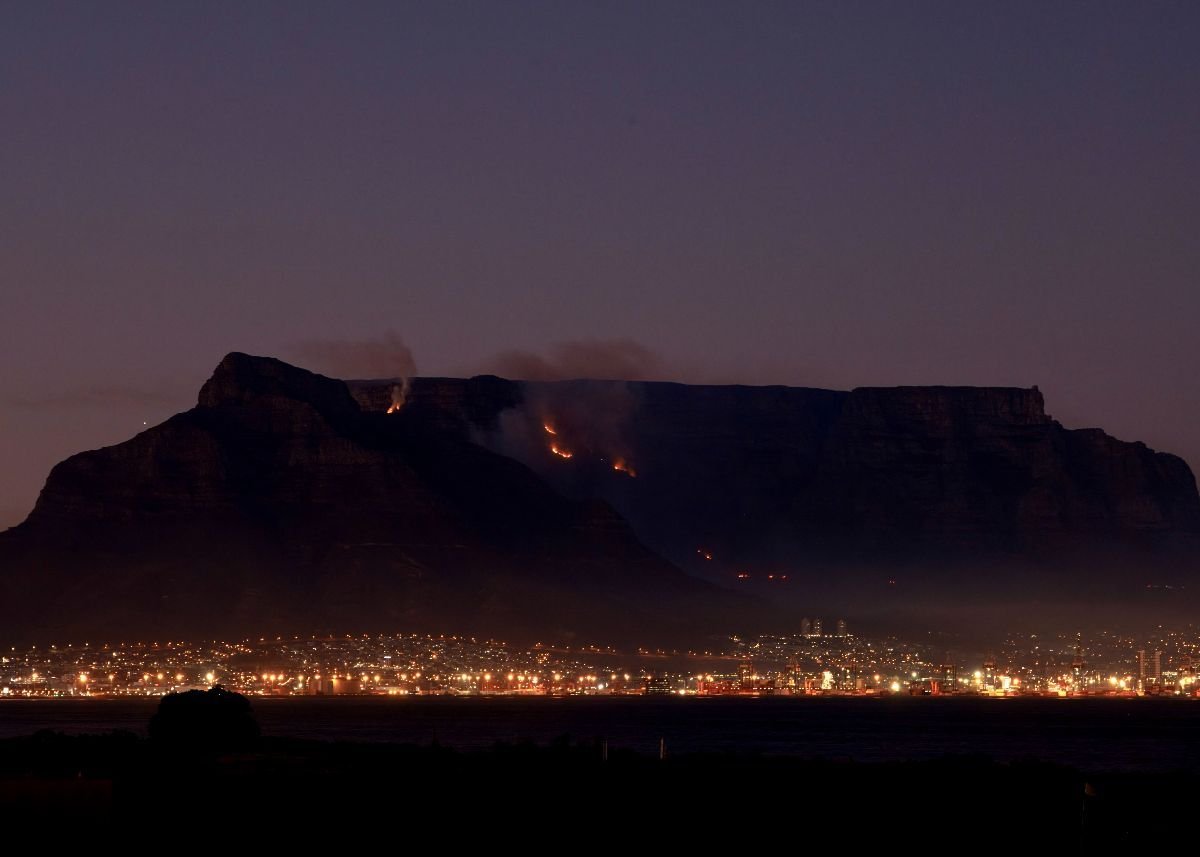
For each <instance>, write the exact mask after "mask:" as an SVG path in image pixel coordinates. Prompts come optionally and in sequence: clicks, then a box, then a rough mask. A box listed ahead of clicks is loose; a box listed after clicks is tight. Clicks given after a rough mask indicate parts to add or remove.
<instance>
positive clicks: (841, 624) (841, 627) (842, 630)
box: [837, 619, 847, 637]
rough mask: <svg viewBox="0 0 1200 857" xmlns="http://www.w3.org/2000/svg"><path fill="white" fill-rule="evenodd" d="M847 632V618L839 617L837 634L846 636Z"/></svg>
mask: <svg viewBox="0 0 1200 857" xmlns="http://www.w3.org/2000/svg"><path fill="white" fill-rule="evenodd" d="M846 633H847V631H846V620H845V619H838V620H837V635H838V636H839V637H844V636H846Z"/></svg>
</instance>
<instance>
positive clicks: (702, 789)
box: [0, 691, 1200, 853]
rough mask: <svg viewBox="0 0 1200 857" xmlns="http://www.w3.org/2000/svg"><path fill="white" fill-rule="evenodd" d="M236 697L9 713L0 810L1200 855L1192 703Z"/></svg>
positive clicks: (90, 817)
mask: <svg viewBox="0 0 1200 857" xmlns="http://www.w3.org/2000/svg"><path fill="white" fill-rule="evenodd" d="M210 695H211V696H215V695H216V692H215V691H214V692H211V693H210V694H204V693H201V694H199V696H198V697H196V699H195V700H193V701H196V702H200V703H205V702H208V701H211V700H210V699H209V697H210ZM230 696H231V698H230V699H228V700H226V701H227V702H228V703H229V706H222V707H221V711H223V712H225V713H226V714H228V717H224V715H222V717H223V718H224V719H222V717H218V718H216V719H215V720H213V719H211V718H210V715H211V714H212V712H211V711H210V710H209V709H208V707H207V705H200V706H198V707H195V708H193V709H188V711H190V712H191V713H190V714H189V713H188V711H184V712H183V716H181V717H177V718H176V719H175V720H174V721H171V722H174V723H175V726H176V729H175V731H174V732H173V731H172V730H171V729H164V728H162V727H163V725H164V724H162V723H160V728H157V729H156V728H155V727H154V725H153V724H152V723H151V722H150V717H151V715H153V714H154V712H155V710H156V708H157V706H158V702H157V700H150V699H143V700H125V701H120V700H90V701H89V700H59V701H50V702H34V701H29V702H23V701H15V702H12V703H6V704H0V816H2V819H0V820H3V821H8V822H15V823H18V824H22V825H27V824H30V823H38V824H46V825H51V827H42V828H37V829H46V830H49V829H52V826H53V825H54V824H56V823H66V822H67V821H68V820H69V824H70V827H71V829H73V830H79V831H88V830H91V831H110V832H115V833H118V834H119V835H120V836H138V837H140V836H141V835H143V834H148V833H151V832H162V833H165V834H168V835H178V834H179V833H180V832H182V831H186V830H201V829H202V830H213V831H223V830H224V831H232V830H237V831H243V832H244V831H249V832H251V833H255V834H258V835H261V836H266V837H267V838H271V839H274V838H276V837H284V838H289V837H295V836H296V835H301V836H309V835H310V834H313V833H316V832H319V833H321V834H322V835H331V834H332V835H335V836H337V837H343V836H345V837H350V840H348V841H354V842H355V843H359V842H362V843H366V842H373V841H384V842H389V843H393V844H394V843H401V842H408V841H412V842H418V841H427V840H428V837H434V839H435V841H437V842H441V843H443V844H444V845H462V844H474V843H479V844H484V845H487V846H494V845H497V844H498V843H507V844H516V845H521V846H522V847H526V846H529V847H533V846H538V845H541V846H548V845H556V844H557V845H563V844H585V843H586V844H593V843H594V844H595V845H597V846H599V847H606V846H607V847H613V848H616V847H639V848H644V847H647V846H656V847H669V848H673V849H677V848H687V847H709V848H711V847H712V846H713V845H714V844H719V845H727V846H728V847H737V848H751V847H763V846H770V847H777V846H779V845H784V846H788V847H796V848H804V847H809V846H812V845H813V844H815V843H831V844H835V845H841V846H844V847H851V848H855V849H863V848H880V849H891V848H893V847H900V848H903V847H906V846H908V847H917V848H919V850H921V851H922V852H924V853H944V852H961V851H963V850H968V851H977V852H988V853H990V852H994V851H998V850H1011V849H1012V848H1025V849H1029V850H1032V851H1033V852H1034V853H1046V852H1049V851H1051V850H1062V851H1064V852H1065V853H1078V852H1079V851H1080V850H1081V849H1082V850H1084V851H1086V853H1112V852H1118V851H1124V852H1129V853H1134V852H1135V851H1142V850H1145V849H1147V848H1153V847H1156V846H1158V845H1162V844H1167V843H1172V844H1174V843H1180V844H1182V845H1184V846H1192V845H1194V844H1195V843H1194V835H1193V834H1192V833H1191V832H1190V821H1189V819H1190V815H1189V813H1190V811H1191V809H1192V807H1194V806H1195V805H1196V803H1197V801H1198V799H1200V755H1198V754H1200V748H1198V747H1197V744H1198V743H1200V742H1196V741H1195V740H1194V737H1193V736H1194V735H1195V734H1197V728H1198V727H1200V706H1197V705H1195V704H1193V703H1190V702H1186V701H1171V700H981V699H940V700H937V699H934V700H923V699H908V698H897V699H891V700H863V699H816V698H812V699H791V700H788V699H758V700H756V699H712V700H704V699H689V700H682V699H661V700H660V699H652V698H628V699H587V698H580V699H511V698H503V699H499V698H492V699H488V698H469V699H448V698H433V699H420V698H414V699H336V698H335V699H291V700H265V699H256V700H253V701H250V700H246V699H245V698H244V697H240V696H238V695H237V694H232V695H230ZM230 706H231V707H230ZM164 707H165V706H164ZM158 710H159V712H160V714H161V712H162V708H158ZM192 715H196V716H192ZM156 719H161V718H156ZM222 724H223V725H222ZM165 725H166V726H170V722H167V723H166V724H165ZM148 727H149V728H148ZM180 730H182V731H180ZM189 730H199V731H189ZM568 734H569V735H574V736H580V737H579V738H577V739H572V738H569V737H567V735H568ZM5 736H7V737H5ZM660 739H661V740H663V742H664V746H665V754H662V757H660V752H659V746H660V745H659V741H660Z"/></svg>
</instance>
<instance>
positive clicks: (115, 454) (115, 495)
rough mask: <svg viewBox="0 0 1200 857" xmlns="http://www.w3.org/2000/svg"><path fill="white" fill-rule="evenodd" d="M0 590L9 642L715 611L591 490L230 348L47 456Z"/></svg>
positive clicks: (617, 627) (588, 628)
mask: <svg viewBox="0 0 1200 857" xmlns="http://www.w3.org/2000/svg"><path fill="white" fill-rule="evenodd" d="M0 586H3V587H4V588H5V589H6V590H7V591H6V592H5V593H4V594H5V595H6V597H4V599H3V603H4V605H5V607H4V608H3V609H4V616H3V619H4V633H3V636H5V637H6V638H7V639H8V640H14V641H15V640H26V639H36V640H54V639H64V636H65V637H66V638H67V639H77V638H79V636H81V635H82V636H87V637H89V638H91V639H96V638H103V639H126V638H129V637H134V636H145V635H156V634H157V635H166V636H187V635H197V634H199V635H204V636H208V635H216V634H256V635H257V634H263V633H292V632H304V633H307V632H313V631H326V630H328V631H335V632H346V631H354V632H359V631H369V630H374V629H385V628H391V629H396V628H399V629H406V630H407V629H417V630H431V631H445V632H451V631H460V632H469V633H478V634H493V635H501V636H509V635H517V636H520V637H526V638H528V637H538V636H542V635H547V636H553V637H556V638H563V637H571V636H573V635H579V634H584V635H599V636H600V637H601V638H604V639H611V638H613V637H621V636H624V635H625V634H626V633H627V632H630V631H631V630H633V629H634V628H638V629H641V630H645V627H644V626H645V623H646V621H647V614H648V612H649V611H648V609H647V608H648V606H649V605H652V604H653V605H662V604H671V605H676V606H678V607H679V608H680V610H679V612H678V615H681V616H683V615H686V616H689V617H691V618H699V617H701V616H707V617H708V618H709V619H712V618H713V617H714V616H715V615H717V614H719V613H720V612H721V611H722V610H723V609H724V607H725V606H726V605H725V602H724V601H723V596H722V595H721V594H720V593H719V592H718V591H716V590H714V589H712V588H711V587H710V586H708V585H707V584H703V583H701V582H699V581H696V580H694V579H692V578H689V577H688V576H686V575H684V574H683V573H682V572H680V571H679V570H678V569H676V568H674V567H672V566H671V565H670V564H668V563H666V562H664V561H663V560H661V559H660V558H659V557H657V556H656V555H654V554H653V553H651V552H650V551H648V550H647V549H645V548H644V547H643V546H642V545H641V544H640V543H639V542H638V541H637V540H636V538H634V537H633V535H632V533H631V532H630V530H629V529H628V527H627V526H626V525H625V524H624V522H623V521H622V520H621V519H620V518H619V517H618V516H617V515H616V514H615V513H613V511H612V510H611V509H610V508H609V507H607V506H606V505H605V504H603V503H599V502H577V501H569V500H565V499H564V498H563V497H561V496H560V495H559V494H557V493H556V492H555V491H554V490H552V489H551V488H549V487H548V486H547V485H546V484H545V483H544V482H543V481H542V480H540V479H539V478H538V477H537V476H536V475H535V474H534V473H532V472H531V471H530V470H529V469H528V468H526V467H524V466H523V465H521V464H519V463H517V462H516V461H513V460H511V459H508V458H505V457H503V456H500V455H497V454H495V453H494V452H490V451H488V450H486V449H484V448H482V447H480V446H477V445H475V444H473V443H471V442H470V441H469V440H467V439H464V438H463V437H461V436H458V435H456V434H454V433H452V432H444V431H439V430H437V429H436V428H431V427H429V426H427V425H425V424H423V423H422V422H421V421H420V420H413V419H410V418H409V415H407V414H405V413H403V412H401V413H397V414H384V413H370V412H367V413H364V412H363V411H362V410H361V409H360V408H359V406H358V404H357V403H356V402H355V400H354V399H353V398H352V397H351V396H350V394H349V392H348V390H347V388H346V385H345V384H344V383H343V382H341V381H336V380H333V379H329V378H324V377H321V376H319V375H314V374H312V373H309V372H306V371H304V370H301V369H297V368H295V367H292V366H288V365H287V364H285V363H282V362H280V361H277V360H272V359H269V358H256V357H249V356H247V355H243V354H231V355H229V356H228V357H226V358H225V359H224V360H223V361H222V362H221V364H220V365H219V366H218V367H217V369H216V371H215V373H214V375H213V377H212V378H211V379H210V380H209V381H208V382H207V383H206V384H205V385H204V388H203V389H202V390H201V393H200V396H199V402H198V405H197V407H196V408H194V409H192V410H190V411H188V412H186V413H183V414H179V415H177V416H175V417H173V418H172V419H170V420H168V421H167V422H166V423H164V424H162V425H160V426H156V427H154V428H152V429H150V430H148V431H145V432H143V433H141V434H139V435H138V436H137V437H134V438H132V439H131V440H129V441H127V442H125V443H122V444H119V445H117V446H114V447H109V448H106V449H101V450H96V451H92V452H85V453H81V454H79V455H76V456H73V457H72V458H70V459H68V460H66V461H64V462H62V463H61V464H59V465H58V466H56V467H55V468H54V470H53V471H52V473H51V474H50V477H49V478H48V480H47V482H46V486H45V488H44V490H43V492H42V494H41V496H40V497H39V500H38V503H37V506H36V508H35V509H34V511H33V512H32V514H31V515H30V516H29V518H28V519H27V520H26V521H25V522H24V523H23V524H22V525H21V526H19V527H17V528H15V529H13V530H10V531H9V532H8V533H5V534H3V535H2V536H0ZM735 600H736V599H735ZM683 624H685V623H682V622H681V623H676V624H673V623H672V622H671V621H669V620H668V621H667V622H666V623H665V624H662V623H659V622H658V620H657V619H656V620H655V624H654V625H653V628H657V629H659V630H661V631H662V632H663V636H670V635H671V634H672V633H677V632H679V631H681V630H682V627H681V626H682V625H683ZM648 636H653V633H651V634H649V635H648Z"/></svg>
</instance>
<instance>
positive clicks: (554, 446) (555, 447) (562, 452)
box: [550, 443, 575, 458]
mask: <svg viewBox="0 0 1200 857" xmlns="http://www.w3.org/2000/svg"><path fill="white" fill-rule="evenodd" d="M550 451H551V452H553V453H554V454H555V455H557V456H558V457H559V458H574V457H575V453H573V452H567V451H566V450H565V449H562V448H561V447H560V446H559V445H558V444H557V443H552V444H550Z"/></svg>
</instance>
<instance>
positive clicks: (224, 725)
mask: <svg viewBox="0 0 1200 857" xmlns="http://www.w3.org/2000/svg"><path fill="white" fill-rule="evenodd" d="M258 735H259V732H258V723H257V722H256V721H255V719H254V714H253V712H252V711H251V710H250V700H248V699H246V697H244V696H242V695H241V694H240V693H234V692H233V691H231V690H226V689H225V688H223V687H221V686H220V685H214V686H213V687H212V689H210V690H207V691H204V690H189V691H186V692H184V693H169V694H167V695H166V696H164V697H163V698H162V701H161V702H160V703H159V704H158V711H157V713H155V715H154V716H153V717H151V718H150V739H151V740H152V741H154V742H155V743H156V744H161V745H164V746H169V747H172V748H174V749H180V750H194V751H222V750H245V749H248V748H249V747H251V746H253V745H254V743H255V742H256V741H257V740H258Z"/></svg>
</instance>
